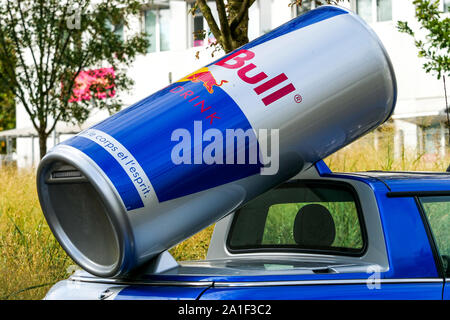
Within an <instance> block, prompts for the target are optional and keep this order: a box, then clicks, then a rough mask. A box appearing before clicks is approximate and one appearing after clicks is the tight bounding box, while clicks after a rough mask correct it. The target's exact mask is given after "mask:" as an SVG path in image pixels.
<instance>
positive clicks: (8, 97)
mask: <svg viewBox="0 0 450 320" xmlns="http://www.w3.org/2000/svg"><path fill="white" fill-rule="evenodd" d="M3 70H4V69H3V66H2V64H1V62H0V74H2V73H4V71H3ZM15 126H16V107H15V101H14V94H13V93H12V91H11V89H10V87H9V86H8V85H7V83H5V82H3V81H0V131H3V130H9V129H13V128H14V127H15ZM5 151H6V143H5V141H4V140H0V153H5Z"/></svg>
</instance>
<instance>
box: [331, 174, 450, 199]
mask: <svg viewBox="0 0 450 320" xmlns="http://www.w3.org/2000/svg"><path fill="white" fill-rule="evenodd" d="M328 176H342V177H347V178H354V179H358V180H366V182H367V183H369V184H371V185H375V184H374V182H376V181H378V182H381V183H382V184H383V185H384V186H385V187H386V188H387V189H388V190H389V191H390V192H419V191H420V192H422V191H426V192H429V191H449V194H450V172H419V171H365V172H348V173H332V174H330V175H328Z"/></svg>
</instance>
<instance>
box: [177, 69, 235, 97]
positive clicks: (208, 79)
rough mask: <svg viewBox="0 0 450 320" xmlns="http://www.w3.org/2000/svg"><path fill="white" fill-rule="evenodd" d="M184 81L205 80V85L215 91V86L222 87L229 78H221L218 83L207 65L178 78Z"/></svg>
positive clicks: (210, 91)
mask: <svg viewBox="0 0 450 320" xmlns="http://www.w3.org/2000/svg"><path fill="white" fill-rule="evenodd" d="M182 81H192V82H203V86H204V87H205V88H206V90H208V92H209V93H213V92H214V86H217V87H221V86H222V85H223V84H224V83H227V82H228V81H227V80H221V81H220V83H218V82H217V81H216V79H215V78H214V76H213V75H212V73H211V71H209V70H208V68H207V67H204V68H201V69H199V70H197V71H195V72H193V73H191V74H189V75H187V76H186V77H184V78H182V79H180V80H178V82H182Z"/></svg>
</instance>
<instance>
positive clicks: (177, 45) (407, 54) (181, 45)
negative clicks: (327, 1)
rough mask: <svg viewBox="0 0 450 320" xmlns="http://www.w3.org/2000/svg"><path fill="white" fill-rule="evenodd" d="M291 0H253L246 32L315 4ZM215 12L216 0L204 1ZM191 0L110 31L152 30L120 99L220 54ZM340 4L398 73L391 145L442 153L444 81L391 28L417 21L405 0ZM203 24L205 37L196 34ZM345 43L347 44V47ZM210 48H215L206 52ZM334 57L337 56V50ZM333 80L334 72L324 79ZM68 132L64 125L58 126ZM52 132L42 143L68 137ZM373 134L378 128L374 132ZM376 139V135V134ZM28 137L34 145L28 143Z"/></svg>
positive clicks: (25, 161)
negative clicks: (365, 27) (371, 33)
mask: <svg viewBox="0 0 450 320" xmlns="http://www.w3.org/2000/svg"><path fill="white" fill-rule="evenodd" d="M290 2H291V1H290V0H256V1H255V3H254V5H253V6H252V7H251V8H250V12H249V38H250V40H252V39H255V38H257V37H258V36H260V35H262V34H264V33H266V32H268V31H270V30H272V29H274V28H275V27H277V26H279V25H281V24H283V23H285V22H287V21H289V20H290V19H292V18H294V17H296V16H297V15H299V14H302V13H304V12H305V11H307V10H310V9H313V8H314V7H315V4H314V2H315V1H311V0H310V1H307V0H304V1H303V7H302V8H297V7H296V6H291V5H290ZM208 4H209V5H210V6H211V9H212V12H213V14H215V12H216V10H215V2H214V1H211V2H208ZM192 5H193V1H189V0H188V1H184V0H166V1H163V0H160V1H152V2H151V3H149V4H148V5H145V6H143V7H142V12H141V15H140V16H139V17H136V18H134V19H133V20H131V21H130V26H129V28H128V29H126V28H123V27H121V26H119V27H118V28H116V32H118V33H119V34H120V36H121V37H123V38H126V37H127V36H129V35H130V34H132V33H133V32H136V30H143V31H146V32H147V33H148V34H150V37H149V40H150V46H149V47H148V50H147V54H146V55H143V56H138V57H137V59H136V61H135V62H134V64H133V65H132V67H131V68H130V69H129V71H128V74H129V76H131V78H132V79H133V80H134V82H135V86H134V88H133V90H132V93H118V94H121V95H122V98H123V101H124V102H125V107H126V106H128V105H131V104H133V103H135V102H137V101H139V100H141V99H143V98H145V97H146V96H148V95H150V94H151V93H153V92H155V91H157V90H159V89H161V88H163V87H165V86H166V85H168V84H169V83H171V82H172V81H176V80H177V79H180V78H182V77H183V76H184V75H186V74H189V73H191V72H192V71H193V70H196V69H198V68H200V67H202V66H203V65H205V64H207V63H209V62H211V61H213V60H215V59H217V58H219V57H220V56H221V55H222V54H223V53H222V52H217V51H216V52H214V48H212V47H211V46H210V42H211V41H213V40H214V39H213V38H212V36H211V35H209V33H208V31H209V30H208V25H207V23H206V21H205V20H204V19H203V17H202V16H201V15H200V14H199V13H197V14H196V15H195V16H192V15H190V14H188V10H189V9H190V8H191V7H192ZM342 5H343V6H345V7H347V8H350V9H352V10H353V11H355V12H357V13H358V14H359V15H360V16H361V17H362V18H363V19H364V20H366V21H367V22H368V23H369V24H370V26H371V27H372V28H373V29H374V30H375V32H376V33H377V34H378V36H379V37H380V39H381V41H382V42H383V44H384V45H385V47H386V49H387V51H388V53H389V55H390V57H391V60H392V62H393V65H394V69H395V72H396V76H397V83H398V102H397V107H396V110H395V113H394V115H393V117H392V119H393V120H392V121H391V123H392V124H393V126H394V128H395V129H394V130H395V138H394V140H395V141H394V146H395V151H396V152H397V153H399V152H401V149H402V148H411V149H414V150H417V152H419V153H425V154H443V153H445V150H446V146H448V133H447V129H446V126H445V122H446V115H445V99H444V86H443V82H442V80H441V81H438V80H436V78H435V77H434V76H433V75H430V74H427V73H425V71H424V70H423V69H422V63H423V61H422V60H420V59H419V58H418V56H417V49H416V48H415V46H414V41H413V39H412V38H411V37H410V36H408V35H405V34H402V33H399V32H398V31H397V28H396V25H397V21H400V20H401V21H408V22H409V23H410V25H412V26H413V27H415V29H418V26H417V22H416V21H415V18H414V6H413V4H412V1H411V0H395V1H393V0H351V1H345V2H343V3H342ZM441 6H442V8H441V9H442V11H444V12H446V13H445V14H450V13H449V11H450V0H441ZM202 30H205V31H206V37H205V38H204V39H203V38H202V37H200V36H198V35H199V33H200V32H201V31H202ZM349 50H350V48H349ZM213 53H214V56H212V54H213ZM336 59H339V57H336ZM330 81H333V79H330ZM107 116H108V114H107V113H106V112H102V111H98V112H94V113H93V114H92V117H91V118H90V119H89V120H88V122H87V124H86V125H89V124H93V123H95V122H97V121H100V120H102V119H103V118H105V117H107ZM29 127H31V122H30V120H29V119H28V115H27V114H26V112H25V110H23V108H22V107H21V106H20V104H18V106H17V128H18V129H21V128H22V129H23V128H29ZM64 132H70V131H67V130H66V131H64ZM64 132H59V133H58V132H57V134H55V135H54V136H53V137H52V138H50V139H49V141H48V145H49V147H51V146H52V145H53V144H54V143H57V142H58V141H60V140H62V139H65V138H67V137H68V135H67V134H64ZM375 136H376V135H375ZM37 143H38V141H37V139H30V138H17V143H16V158H17V162H18V165H19V166H20V167H26V166H30V165H36V164H37V163H38V161H39V159H38V158H39V155H38V153H37V152H34V151H33V150H38V146H37ZM374 143H376V141H374ZM33 144H34V148H33Z"/></svg>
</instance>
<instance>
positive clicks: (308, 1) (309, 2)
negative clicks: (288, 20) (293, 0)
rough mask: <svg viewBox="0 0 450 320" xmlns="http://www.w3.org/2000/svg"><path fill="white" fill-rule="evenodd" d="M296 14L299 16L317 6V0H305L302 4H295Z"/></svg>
mask: <svg viewBox="0 0 450 320" xmlns="http://www.w3.org/2000/svg"><path fill="white" fill-rule="evenodd" d="M293 7H294V16H295V17H298V16H300V15H302V14H304V13H307V12H308V11H310V10H312V9H315V8H316V2H315V0H303V1H302V5H301V6H298V5H294V6H293Z"/></svg>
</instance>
